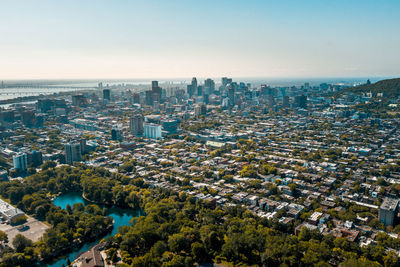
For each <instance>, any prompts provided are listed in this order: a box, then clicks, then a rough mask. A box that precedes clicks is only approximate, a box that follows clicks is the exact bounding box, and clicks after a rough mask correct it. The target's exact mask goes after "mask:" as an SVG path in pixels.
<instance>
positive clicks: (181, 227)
mask: <svg viewBox="0 0 400 267" xmlns="http://www.w3.org/2000/svg"><path fill="white" fill-rule="evenodd" d="M43 169H44V170H42V171H41V172H39V173H37V174H34V175H32V176H30V177H28V178H26V180H25V181H24V182H23V183H22V182H19V181H13V182H4V183H1V184H0V192H1V196H2V197H3V198H5V199H8V200H9V201H10V202H11V203H13V204H14V205H17V206H18V207H19V208H21V209H22V210H24V211H25V212H26V213H28V214H30V215H32V216H34V217H36V218H37V219H39V220H42V221H46V222H48V223H50V224H51V225H52V226H53V228H52V229H50V230H48V231H47V233H46V234H45V235H44V236H43V238H42V239H41V240H40V241H39V242H37V243H32V242H29V240H23V238H21V240H20V243H19V244H18V246H16V249H15V250H13V249H3V250H2V252H1V258H2V262H0V266H23V265H25V266H29V265H34V264H37V263H38V261H40V260H43V259H46V258H51V257H53V256H54V255H57V254H58V253H62V252H63V251H64V250H65V249H66V248H68V247H69V245H70V244H74V243H79V242H83V241H85V240H86V239H90V238H93V237H94V236H97V235H99V234H101V232H103V231H105V230H106V229H107V227H108V226H109V225H110V223H111V222H110V218H108V217H104V216H103V215H104V212H103V211H102V210H101V209H99V208H98V206H97V205H88V206H86V207H83V206H82V205H80V204H76V205H74V206H73V207H67V208H66V210H63V209H61V208H59V207H56V206H55V205H54V204H53V203H52V202H51V198H52V197H53V196H54V195H55V194H58V193H63V192H70V191H81V192H82V193H83V195H84V196H85V197H87V198H88V199H91V200H96V201H97V202H101V203H108V204H115V205H119V206H124V207H132V208H140V209H142V210H143V211H144V213H145V216H142V217H139V218H135V219H134V221H133V222H132V226H124V227H121V228H120V229H119V232H118V234H116V235H115V236H114V237H111V238H109V239H108V240H107V241H108V242H107V250H106V252H107V255H108V256H109V259H110V260H111V261H118V256H117V255H120V257H121V259H122V261H123V264H121V265H122V266H194V265H195V264H196V263H212V262H214V263H222V264H226V265H228V266H278V265H282V266H331V265H338V264H342V265H343V266H380V265H385V266H398V257H397V256H396V254H395V253H393V252H388V251H387V250H386V248H387V247H397V248H398V249H399V248H400V244H399V242H397V240H394V239H393V238H390V237H388V236H387V235H386V234H384V233H380V234H379V235H378V238H377V240H378V244H377V245H376V246H366V247H363V248H360V247H359V246H358V244H356V243H350V242H349V241H347V239H346V238H334V237H332V236H330V235H327V236H323V235H321V234H320V233H319V232H318V231H309V230H308V229H307V228H303V229H302V230H301V232H300V234H298V235H297V236H295V235H293V233H292V230H290V231H289V230H288V229H286V228H285V227H284V226H282V225H280V224H279V223H278V222H276V221H269V220H267V219H263V218H260V217H257V216H254V215H253V214H252V213H251V212H250V211H248V210H245V209H244V208H242V207H240V206H231V207H223V208H222V207H216V206H214V205H213V204H212V203H209V202H206V201H202V200H196V199H195V198H194V197H192V196H190V195H188V194H186V193H185V192H175V191H172V190H169V189H161V188H158V189H157V188H149V187H148V186H147V185H146V184H145V183H144V182H143V180H142V179H130V178H128V177H125V176H123V175H120V174H115V173H110V172H108V171H107V170H105V169H102V168H91V167H87V166H85V165H77V166H76V167H70V166H63V167H60V168H54V166H46V167H45V168H43ZM389 243H390V244H389ZM117 251H119V253H117Z"/></svg>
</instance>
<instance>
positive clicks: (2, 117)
mask: <svg viewBox="0 0 400 267" xmlns="http://www.w3.org/2000/svg"><path fill="white" fill-rule="evenodd" d="M14 120H15V113H14V110H2V111H0V122H9V123H12V122H14Z"/></svg>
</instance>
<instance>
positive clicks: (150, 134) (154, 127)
mask: <svg viewBox="0 0 400 267" xmlns="http://www.w3.org/2000/svg"><path fill="white" fill-rule="evenodd" d="M143 129H144V137H147V138H150V139H161V125H159V124H154V123H144V124H143Z"/></svg>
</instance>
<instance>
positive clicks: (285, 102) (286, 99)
mask: <svg viewBox="0 0 400 267" xmlns="http://www.w3.org/2000/svg"><path fill="white" fill-rule="evenodd" d="M282 107H283V108H289V107H290V102H289V96H287V95H285V96H284V97H283V103H282Z"/></svg>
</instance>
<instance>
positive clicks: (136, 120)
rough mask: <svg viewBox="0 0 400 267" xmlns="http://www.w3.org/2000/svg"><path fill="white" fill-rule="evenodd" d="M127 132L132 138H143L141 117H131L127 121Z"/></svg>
mask: <svg viewBox="0 0 400 267" xmlns="http://www.w3.org/2000/svg"><path fill="white" fill-rule="evenodd" d="M129 130H130V132H131V134H132V135H134V136H138V137H141V136H143V131H144V130H143V117H142V116H140V115H135V116H133V117H131V119H130V121H129Z"/></svg>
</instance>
